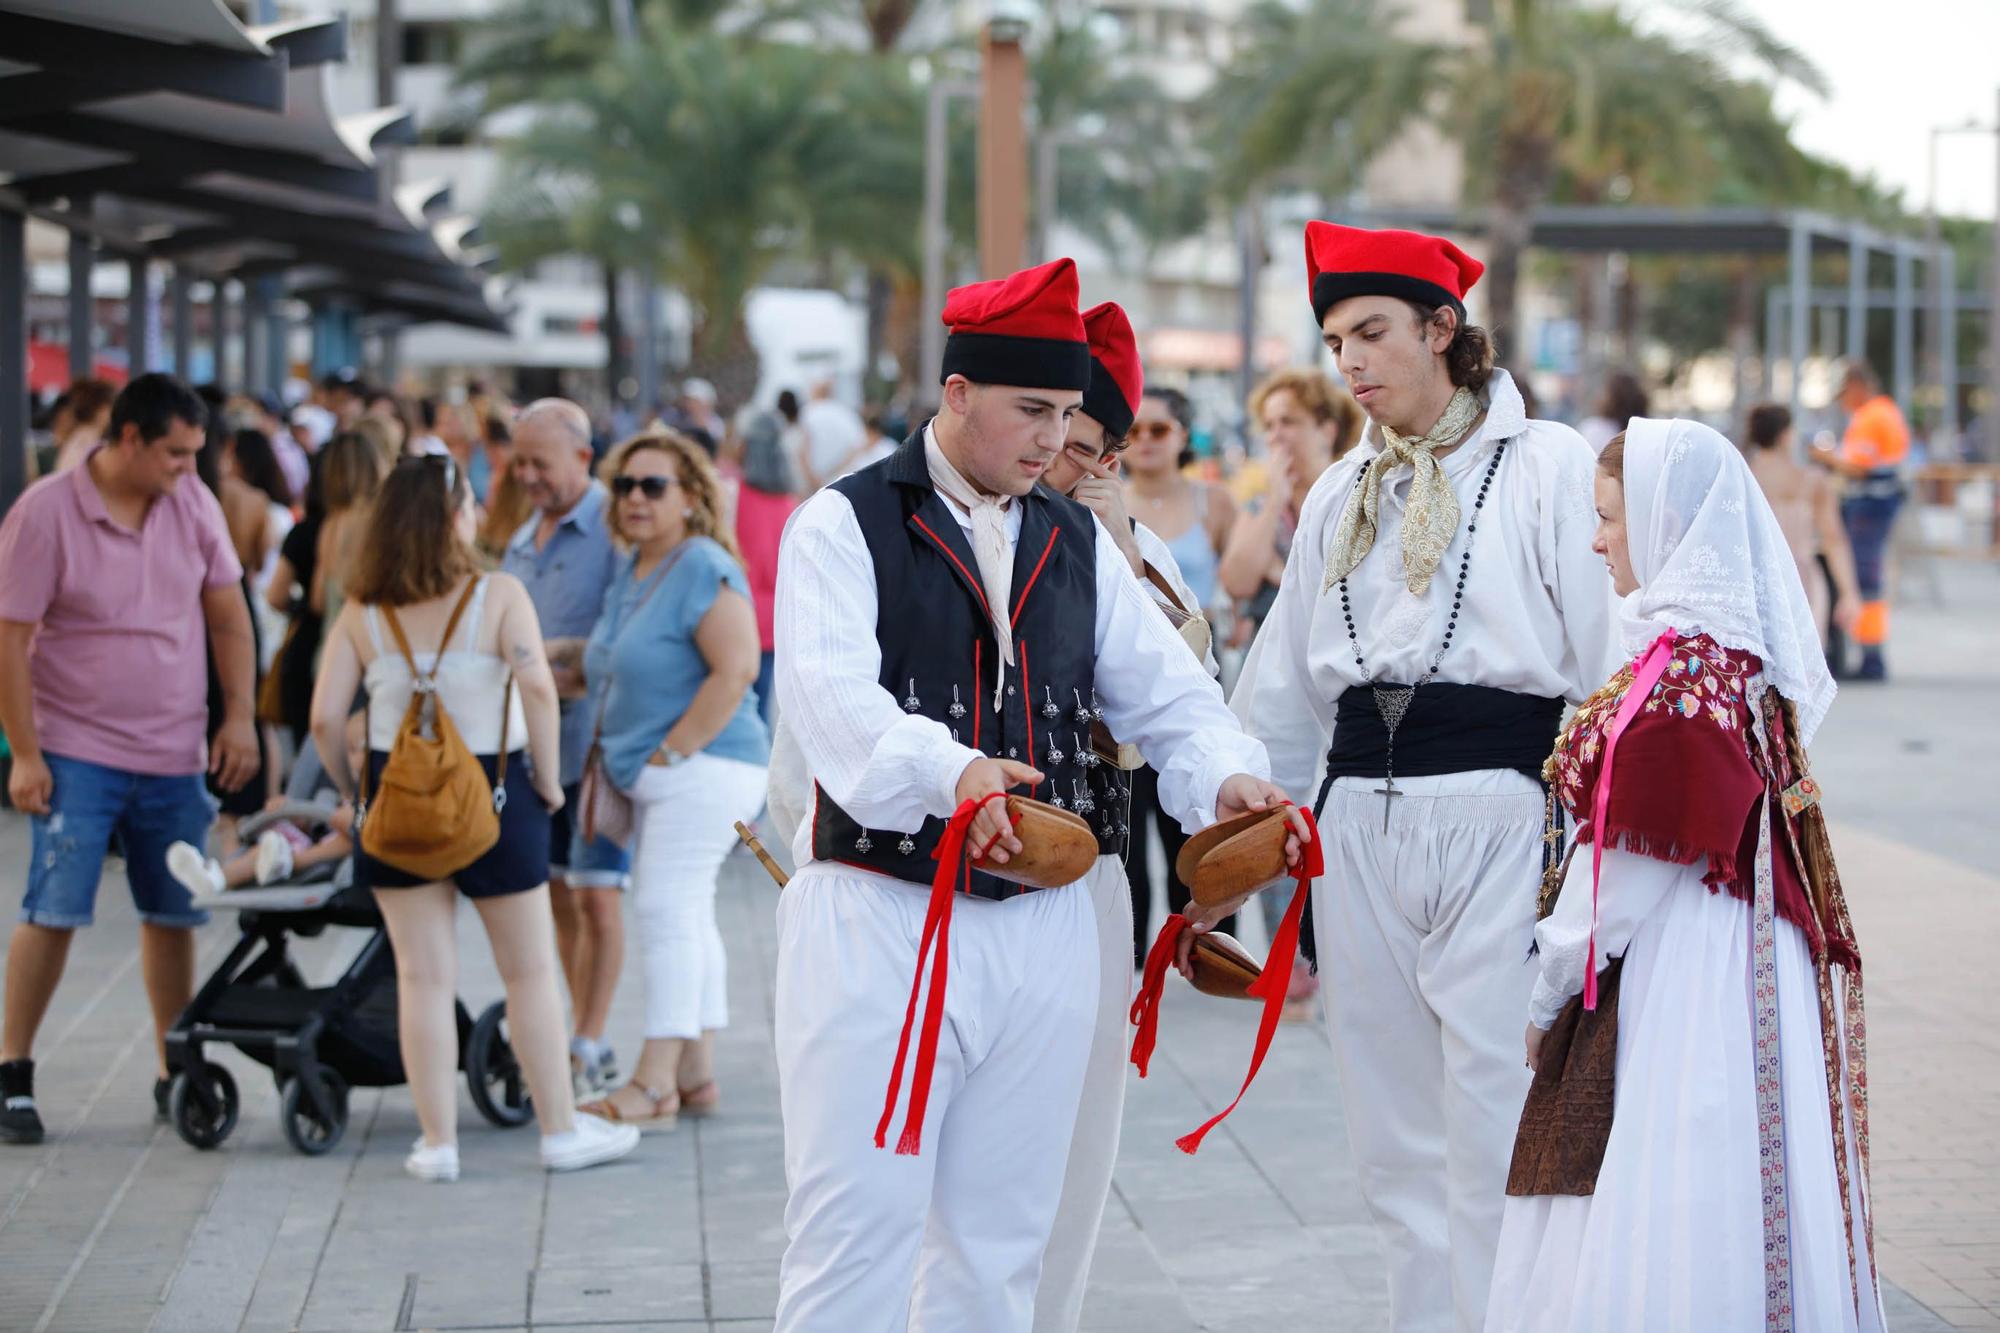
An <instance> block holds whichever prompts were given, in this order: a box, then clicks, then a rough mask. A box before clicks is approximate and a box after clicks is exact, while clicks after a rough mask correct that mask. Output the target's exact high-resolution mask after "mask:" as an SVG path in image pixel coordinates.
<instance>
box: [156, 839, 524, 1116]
mask: <svg viewBox="0 0 2000 1333" xmlns="http://www.w3.org/2000/svg"><path fill="white" fill-rule="evenodd" d="M330 813H331V811H329V810H328V809H327V808H326V807H325V806H321V805H311V804H300V803H288V804H286V805H283V806H281V807H279V808H277V809H274V810H267V811H264V812H262V813H259V814H257V815H253V816H251V817H250V818H248V819H245V820H244V821H243V823H242V825H241V826H240V830H239V831H240V832H241V833H242V834H243V836H244V838H245V840H246V841H255V839H256V838H257V836H258V835H259V834H260V833H262V832H263V831H264V830H265V829H268V828H271V827H272V826H274V825H275V824H276V823H277V822H278V821H279V820H282V819H289V820H293V821H295V822H297V823H298V824H299V825H301V826H302V827H305V828H317V829H319V830H322V831H323V830H324V829H325V827H326V820H327V817H328V815H329V814H330ZM352 877H353V860H352V859H351V858H347V859H343V860H341V861H340V862H338V863H337V864H336V865H322V866H318V867H315V868H314V869H312V870H307V871H305V872H303V873H301V874H300V875H299V876H298V877H297V878H296V879H294V880H293V881H291V882H288V883H284V884H272V885H268V886H265V887H261V888H238V889H230V890H226V891H224V892H222V893H215V894H209V895H206V896H199V897H197V898H196V899H195V906H196V907H200V908H205V909H207V910H210V911H214V910H218V909H220V910H223V911H231V912H238V913H240V914H241V920H242V929H243V935H242V938H241V939H239V940H238V941H237V942H236V945H235V947H234V948H232V949H231V950H230V951H229V956H228V957H227V958H225V959H223V960H222V963H221V965H220V966H218V967H217V968H216V969H215V972H214V973H213V974H212V975H211V976H210V977H209V978H208V980H207V982H206V983H204V984H203V986H202V988H201V989H200V990H199V991H198V992H196V994H195V997H194V999H193V1001H192V1002H191V1003H190V1004H189V1005H188V1007H187V1009H186V1010H185V1011H183V1012H182V1014H181V1016H180V1017H179V1018H178V1019H176V1020H175V1022H174V1026H173V1027H172V1029H171V1030H169V1031H168V1033H167V1039H166V1045H167V1071H168V1074H169V1075H170V1076H171V1078H172V1080H173V1081H172V1084H171V1086H170V1089H169V1092H168V1104H167V1109H168V1115H169V1117H170V1118H171V1119H172V1121H173V1124H174V1128H175V1129H176V1130H178V1131H179V1132H180V1136H181V1137H182V1138H183V1139H185V1140H187V1142H188V1143H190V1144H192V1145H193V1146H195V1147H197V1148H213V1147H215V1146H216V1145H217V1144H219V1143H221V1142H222V1141H223V1140H224V1139H226V1138H228V1137H229V1134H230V1131H231V1130H233V1129H235V1128H236V1117H237V1112H238V1110H239V1109H240V1106H241V1099H240V1098H239V1096H238V1094H237V1090H236V1080H235V1079H234V1078H232V1077H231V1076H230V1073H229V1071H228V1070H227V1069H225V1068H223V1067H222V1066H221V1065H219V1064H215V1063H212V1062H211V1061H209V1060H207V1059H205V1058H203V1054H202V1047H203V1046H204V1045H206V1044H207V1043H209V1042H226V1043H228V1044H229V1045H231V1046H234V1047H235V1048H236V1049H237V1050H239V1051H241V1052H243V1054H245V1055H247V1056H249V1057H250V1058H251V1059H253V1060H255V1061H257V1062H258V1063H259V1064H262V1065H265V1066H267V1067H269V1069H270V1070H271V1072H272V1074H273V1075H274V1076H275V1077H276V1078H277V1081H278V1090H279V1095H280V1098H281V1103H282V1104H281V1116H280V1122H281V1124H282V1126H283V1128H284V1131H285V1138H286V1140H287V1141H289V1142H290V1143H291V1145H292V1147H294V1148H296V1149H297V1150H298V1151H300V1152H302V1153H305V1154H307V1155H309V1156H317V1155H319V1154H321V1153H325V1152H331V1151H332V1150H333V1148H334V1146H335V1145H336V1144H338V1143H339V1142H340V1139H341V1136H342V1135H343V1134H344V1133H345V1132H346V1130H347V1094H348V1090H349V1089H350V1088H356V1087H364V1088H384V1087H396V1086H398V1085H400V1084H402V1083H404V1082H406V1081H407V1079H406V1076H405V1074H404V1072H403V1058H402V1052H401V1051H400V1050H399V1049H398V1042H397V1036H396V960H395V955H394V954H393V953H392V952H391V951H390V947H389V933H388V930H387V929H386V928H385V927H384V925H383V923H382V916H381V913H380V911H379V910H378V909H377V908H376V906H375V902H374V899H373V898H372V897H371V896H370V895H369V894H368V893H367V892H366V891H365V890H361V889H357V888H355V887H354V885H353V884H352ZM328 926H355V927H360V928H362V929H365V930H368V931H370V932H372V933H371V934H370V935H369V937H368V940H367V941H366V942H365V943H364V944H363V945H362V947H361V951H360V952H359V953H357V954H356V955H355V956H354V960H353V962H351V963H349V964H348V966H347V970H346V971H345V972H343V973H342V974H341V976H340V977H339V978H338V979H337V980H335V981H334V982H333V983H332V984H331V985H328V986H317V987H316V986H310V985H308V984H307V983H306V979H305V977H304V976H302V975H301V974H300V972H299V970H298V967H297V966H296V965H295V964H294V963H293V961H292V958H291V956H290V953H289V950H288V943H289V941H290V939H291V938H292V937H293V936H298V937H300V938H308V937H312V936H317V935H319V934H320V933H321V932H323V931H324V930H325V929H326V928H327V927H328ZM506 1023H507V1012H506V1002H505V1001H495V1002H494V1003H493V1004H492V1005H490V1006H489V1007H488V1008H487V1009H486V1011H485V1012H484V1013H482V1014H480V1016H479V1018H478V1020H477V1021H476V1022H475V1021H474V1020H473V1018H472V1016H471V1014H470V1013H469V1012H467V1010H466V1007H465V1005H464V1003H463V1002H460V1004H459V1005H458V1049H459V1068H460V1069H462V1070H464V1071H465V1079H466V1083H467V1085H468V1087H469V1090H470V1091H471V1093H472V1101H473V1104H474V1105H475V1106H477V1107H478V1108H479V1111H480V1113H481V1114H482V1115H484V1116H485V1117H486V1118H487V1119H488V1120H490V1121H492V1122H493V1123H494V1124H496V1125H501V1126H512V1125H521V1124H525V1123H526V1122H527V1121H528V1119H529V1118H530V1117H531V1116H532V1115H533V1108H532V1107H531V1106H530V1105H529V1102H528V1092H527V1086H526V1083H525V1082H524V1081H523V1079H522V1076H521V1069H520V1066H519V1065H518V1064H517V1063H516V1062H515V1060H514V1052H513V1050H512V1048H511V1047H510V1046H509V1045H508V1040H507V1030H506Z"/></svg>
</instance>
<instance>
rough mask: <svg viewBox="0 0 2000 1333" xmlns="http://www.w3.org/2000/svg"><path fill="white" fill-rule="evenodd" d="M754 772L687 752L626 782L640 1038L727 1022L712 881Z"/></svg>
mask: <svg viewBox="0 0 2000 1333" xmlns="http://www.w3.org/2000/svg"><path fill="white" fill-rule="evenodd" d="M763 802H764V769H763V767H762V766H761V765H758V764H746V763H744V762H743V761H741V760H739V759H724V758H721V757H720V756H717V755H711V754H697V755H690V756H689V757H688V758H686V759H684V760H682V761H681V762H680V763H678V764H675V765H674V766H673V767H671V768H661V767H655V766H653V765H650V764H649V765H647V766H646V767H645V768H642V769H640V770H639V780H638V781H637V782H635V783H633V784H632V803H633V817H634V820H633V822H634V824H635V826H636V828H637V837H636V839H635V841H634V842H633V844H632V904H631V907H632V917H633V923H634V926H635V934H636V936H637V940H638V946H639V976H640V980H641V981H642V982H643V983H644V986H645V993H646V1038H647V1040H649V1041H654V1040H662V1039H666V1038H670V1037H684V1038H687V1039H689V1040H693V1039H695V1038H698V1037H700V1036H701V1034H702V1033H704V1032H713V1031H715V1030H716V1029H718V1028H725V1027H728V1026H729V960H728V957H727V956H726V955H725V954H724V953H723V950H722V932H721V931H720V930H719V929H717V928H716V924H715V877H716V875H717V874H719V873H720V872H721V870H722V859H723V857H725V856H727V855H728V854H729V849H730V848H731V847H733V846H735V845H736V830H735V827H734V824H735V821H736V820H739V819H743V820H749V819H754V818H756V816H757V811H758V809H759V808H760V807H761V806H762V805H763Z"/></svg>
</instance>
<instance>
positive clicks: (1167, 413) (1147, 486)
mask: <svg viewBox="0 0 2000 1333" xmlns="http://www.w3.org/2000/svg"><path fill="white" fill-rule="evenodd" d="M1193 426H1194V409H1193V407H1192V406H1191V405H1190V404H1189V403H1188V400H1187V395H1186V394H1183V393H1182V392H1181V391H1180V390H1178V389H1170V388H1166V387H1164V386H1159V387H1156V386H1154V385H1150V384H1149V385H1147V386H1146V396H1145V397H1144V398H1142V399H1141V400H1140V402H1139V413H1138V416H1137V418H1136V419H1135V420H1134V421H1133V423H1132V433H1131V435H1130V437H1129V439H1128V443H1127V446H1126V450H1125V468H1124V473H1125V489H1126V492H1127V498H1128V507H1129V508H1130V510H1131V513H1132V517H1134V518H1136V519H1138V520H1139V521H1140V522H1141V523H1144V524H1145V525H1146V526H1147V527H1149V528H1151V529H1152V530H1153V531H1154V532H1156V533H1158V534H1159V536H1160V540H1162V541H1164V542H1165V543H1166V544H1167V546H1168V548H1169V549H1170V550H1172V551H1173V553H1174V561H1175V563H1177V564H1178V565H1179V566H1180V569H1181V574H1182V575H1183V576H1185V577H1186V579H1187V581H1188V586H1189V587H1191V588H1193V589H1194V590H1195V592H1196V594H1197V595H1199V596H1200V598H1201V604H1202V605H1203V606H1204V607H1208V606H1213V605H1214V604H1215V601H1216V595H1217V591H1218V587H1219V585H1218V583H1217V581H1216V571H1217V568H1218V566H1219V564H1220V563H1221V558H1222V549H1223V547H1224V546H1225V545H1226V544H1227V543H1228V540H1229V531H1230V529H1231V527H1233V526H1234V525H1235V522H1236V505H1235V502H1234V501H1232V500H1231V499H1230V498H1229V492H1228V491H1226V490H1224V489H1223V488H1222V487H1221V486H1219V485H1216V484H1214V483H1211V482H1206V481H1196V480H1193V479H1192V478H1190V477H1189V476H1188V475H1187V474H1186V472H1185V471H1184V469H1185V468H1186V467H1187V466H1188V465H1189V464H1190V463H1192V462H1194V459H1195V454H1194V448H1193V445H1192V444H1191V443H1190V435H1189V432H1190V431H1191V430H1192V429H1193Z"/></svg>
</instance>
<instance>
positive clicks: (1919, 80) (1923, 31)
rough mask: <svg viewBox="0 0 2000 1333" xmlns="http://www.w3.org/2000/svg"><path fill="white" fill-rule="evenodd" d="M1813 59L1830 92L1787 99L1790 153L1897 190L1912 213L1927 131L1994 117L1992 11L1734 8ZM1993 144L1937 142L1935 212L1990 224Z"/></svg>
mask: <svg viewBox="0 0 2000 1333" xmlns="http://www.w3.org/2000/svg"><path fill="white" fill-rule="evenodd" d="M1739 3H1741V4H1742V5H1743V6H1744V8H1746V9H1747V10H1749V11H1750V12H1751V13H1753V14H1756V15H1758V16H1759V17H1761V18H1762V19H1763V20H1764V22H1765V23H1766V24H1768V25H1769V26H1770V27H1771V28H1772V29H1773V30H1774V31H1775V32H1776V33H1777V34H1778V35H1779V36H1781V37H1783V38H1784V39H1785V40H1787V41H1789V42H1790V43H1792V44H1793V45H1794V46H1796V47H1798V48H1799V49H1801V50H1802V51H1804V52H1805V54H1806V55H1807V56H1808V57H1810V58H1811V59H1812V60H1813V62H1814V63H1815V64H1817V65H1818V66H1819V68H1820V70H1821V71H1822V72H1823V73H1824V74H1825V75H1826V77H1827V81H1828V82H1829V83H1831V84H1832V85H1833V88H1832V95H1831V96H1829V97H1828V98H1826V99H1824V100H1821V99H1819V98H1815V97H1811V96H1809V95H1804V94H1801V93H1799V92H1798V91H1797V90H1796V89H1788V90H1786V92H1785V93H1784V94H1783V96H1782V97H1781V99H1780V103H1779V104H1780V106H1781V108H1782V109H1783V110H1785V111H1786V112H1788V113H1790V114H1791V115H1792V117H1793V124H1794V125H1795V126H1796V127H1797V133H1798V139H1799V142H1800V143H1801V144H1802V145H1803V146H1805V147H1806V148H1808V149H1810V150H1811V151H1813V152H1815V153H1820V154H1823V155H1825V156H1828V157H1832V158H1836V159H1838V160H1840V161H1843V162H1846V163H1848V164H1849V165H1851V166H1853V167H1855V168H1857V169H1858V170H1860V171H1862V172H1864V173H1868V174H1872V175H1874V176H1875V177H1876V178H1877V179H1879V180H1881V181H1883V182H1884V183H1886V184H1889V185H1894V186H1899V187H1901V189H1902V190H1903V197H1904V202H1905V203H1906V204H1907V205H1908V207H1909V208H1910V209H1911V210H1912V211H1921V210H1922V209H1923V207H1924V203H1925V198H1926V192H1927V190H1928V188H1929V187H1928V182H1927V180H1926V177H1927V175H1928V171H1927V167H1926V162H1927V158H1928V154H1929V144H1930V131H1931V128H1932V127H1933V126H1940V125H1962V124H1964V123H1965V122H1966V121H1967V120H1969V119H1977V120H1979V121H1982V122H1984V123H1985V124H1986V125H1987V126H1989V127H1990V126H1992V125H1993V123H1994V121H1995V119H1996V117H2000V0H1891V3H1888V4H1879V3H1878V4H1865V5H1864V4H1861V3H1859V0H1831V3H1829V2H1828V0H1739ZM1996 157H2000V147H1996V145H1995V141H1994V137H1993V136H1992V135H1991V134H1950V135H1945V136H1943V137H1941V138H1940V139H1939V142H1938V208H1939V211H1940V212H1942V213H1945V214H1947V215H1953V214H1956V215H1960V216H1968V217H1982V218H1990V217H1992V216H1993V209H1994V176H1995V172H1996V165H1995V161H1996Z"/></svg>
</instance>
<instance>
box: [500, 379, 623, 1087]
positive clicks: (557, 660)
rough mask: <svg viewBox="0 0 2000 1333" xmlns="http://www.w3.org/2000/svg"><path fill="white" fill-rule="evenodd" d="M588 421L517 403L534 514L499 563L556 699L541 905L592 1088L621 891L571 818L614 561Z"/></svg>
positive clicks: (619, 953) (614, 870) (607, 1059)
mask: <svg viewBox="0 0 2000 1333" xmlns="http://www.w3.org/2000/svg"><path fill="white" fill-rule="evenodd" d="M590 461H591V449H590V418H589V416H588V415H587V414H586V413H585V412H584V410H583V409H582V408H581V407H579V406H577V405H576V404H575V403H572V402H570V401H569V400H568V399H564V398H543V399H539V400H537V401H535V402H533V403H530V404H528V406H527V408H526V409H525V410H523V411H522V413H521V416H520V420H519V421H517V422H516V423H515V426H514V458H513V463H512V466H513V469H514V476H515V479H516V480H517V481H519V482H520V484H521V489H522V490H523V491H524V492H525V493H526V494H527V496H528V498H529V500H531V501H532V502H533V503H534V506H535V516H534V517H533V518H531V519H529V520H528V521H527V522H526V523H524V524H522V525H521V529H520V531H518V532H516V533H515V534H514V536H513V539H512V540H510V541H509V542H508V543H507V551H506V555H505V556H504V558H503V559H502V562H501V568H502V569H504V570H506V571H507V572H508V573H509V574H512V575H514V576H515V577H516V578H518V579H520V580H521V582H522V583H524V584H525V585H527V589H528V597H529V599H530V600H531V601H533V602H534V604H535V614H536V616H537V617H539V618H540V620H541V623H542V639H543V642H544V643H545V644H546V645H547V648H548V654H549V664H550V666H551V667H552V668H554V671H555V677H556V687H557V689H558V691H559V692H560V693H561V695H562V699H563V705H562V773H561V780H562V786H563V791H564V794H565V797H566V802H565V804H564V806H563V808H562V810H561V811H559V812H558V813H557V814H556V816H555V827H554V828H553V829H552V830H551V837H550V842H549V846H550V849H551V856H550V859H551V862H552V864H551V865H550V867H549V890H550V892H549V901H550V903H551V904H552V906H553V907H554V909H555V919H556V947H557V951H558V952H559V953H560V954H561V956H562V964H563V975H564V976H565V977H566V978H567V979H568V982H569V991H570V1002H571V1007H572V1009H573V1011H574V1019H575V1027H576V1035H575V1036H574V1037H573V1038H572V1039H571V1043H570V1054H571V1063H572V1064H573V1065H574V1066H575V1068H576V1071H577V1073H578V1075H579V1081H580V1082H581V1083H583V1084H586V1085H588V1088H589V1090H590V1091H592V1092H595V1091H597V1090H601V1089H602V1088H605V1087H611V1086H615V1084H616V1082H617V1076H618V1071H617V1061H616V1059H615V1057H614V1056H613V1055H612V1052H611V1048H610V1047H609V1046H607V1045H605V1043H604V1024H605V1021H606V1020H607V1018H608V1017H609V1015H610V1012H611V997H612V996H613V994H615V993H616V991H617V989H618V973H619V969H620V968H621V967H622V966H623V964H624V959H625V921H624V912H623V909H622V907H621V905H620V903H619V893H620V891H622V890H623V889H625V888H626V887H627V883H628V877H627V871H628V869H629V867H628V865H627V863H626V857H625V853H624V851H623V850H622V849H621V848H619V847H618V846H617V844H615V843H612V842H610V841H609V840H607V839H605V838H594V839H591V840H589V841H586V840H585V839H584V838H583V837H582V830H581V829H580V828H579V827H577V826H575V825H574V824H573V823H572V817H573V816H574V815H575V813H576V812H577V811H578V809H579V802H578V799H577V797H578V786H579V784H580V783H581V782H582V779H583V764H584V758H585V752H586V751H587V750H588V749H589V748H590V735H591V730H592V724H593V723H594V722H595V718H594V717H593V716H592V715H591V711H590V709H589V708H588V707H587V706H586V705H585V703H584V692H585V691H584V681H583V670H582V666H583V644H584V641H585V640H586V639H588V638H589V637H590V631H591V629H592V627H593V626H595V625H596V624H597V617H598V613H599V611H600V610H601V609H602V607H603V605H604V589H605V587H606V585H607V584H609V583H610V581H611V576H612V572H613V570H614V569H615V568H616V566H617V561H618V554H617V551H616V550H615V549H614V548H613V547H612V545H611V530H610V527H609V525H608V523H607V522H606V513H605V510H606V507H607V505H608V504H609V497H608V496H607V495H606V494H605V491H604V488H603V487H602V486H600V485H598V484H597V482H596V481H594V480H592V478H591V475H590Z"/></svg>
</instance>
